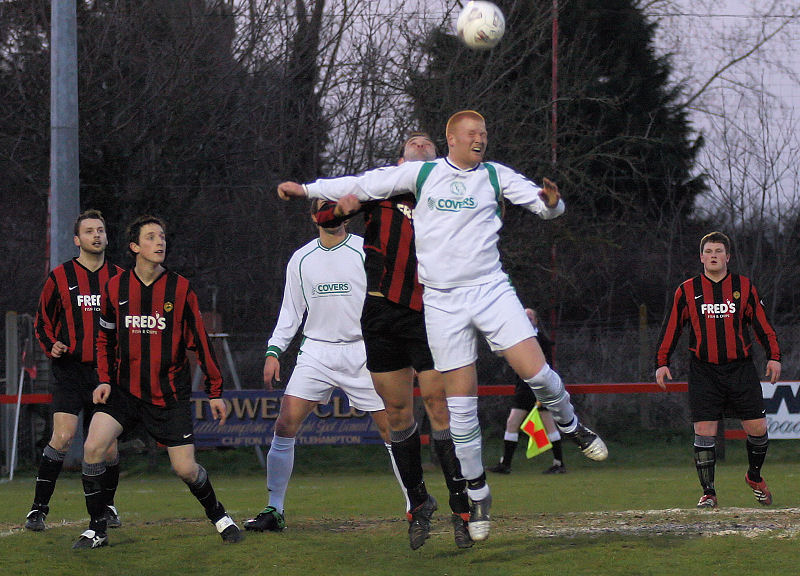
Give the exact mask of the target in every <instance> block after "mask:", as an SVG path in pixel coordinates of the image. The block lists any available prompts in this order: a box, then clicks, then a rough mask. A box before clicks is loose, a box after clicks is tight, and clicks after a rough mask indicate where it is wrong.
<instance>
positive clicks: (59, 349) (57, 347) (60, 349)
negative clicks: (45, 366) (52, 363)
mask: <svg viewBox="0 0 800 576" xmlns="http://www.w3.org/2000/svg"><path fill="white" fill-rule="evenodd" d="M68 350H69V346H67V345H66V344H64V343H63V342H61V341H60V340H58V341H56V343H55V344H53V347H52V348H50V356H52V357H53V358H61V356H62V355H64V354H65V353H66V352H67V351H68Z"/></svg>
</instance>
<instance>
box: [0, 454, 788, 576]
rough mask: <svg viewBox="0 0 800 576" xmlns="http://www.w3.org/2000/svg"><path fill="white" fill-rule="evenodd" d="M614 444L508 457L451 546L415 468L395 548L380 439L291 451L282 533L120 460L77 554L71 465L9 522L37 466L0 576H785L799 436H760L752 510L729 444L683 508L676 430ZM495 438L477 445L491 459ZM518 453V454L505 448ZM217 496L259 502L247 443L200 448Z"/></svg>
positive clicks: (78, 493)
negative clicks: (417, 509)
mask: <svg viewBox="0 0 800 576" xmlns="http://www.w3.org/2000/svg"><path fill="white" fill-rule="evenodd" d="M651 440H652V442H653V443H655V442H657V443H658V444H657V445H655V446H654V445H651V444H649V443H646V442H641V443H640V444H638V445H630V444H628V445H622V444H618V443H615V444H612V445H611V446H610V450H611V456H610V458H609V460H608V461H607V462H604V463H599V464H597V463H591V462H588V461H586V460H585V458H583V456H581V455H580V454H579V453H578V452H577V451H575V450H574V449H572V447H566V451H567V454H566V457H567V467H568V470H569V473H568V474H565V475H559V476H543V475H542V474H541V473H540V472H541V470H542V469H544V468H545V467H546V466H547V464H549V455H547V454H545V455H543V456H540V457H538V458H536V459H533V460H530V461H526V460H525V459H524V457H522V458H519V459H518V460H517V461H515V463H514V464H515V466H514V471H513V472H512V474H510V475H508V476H498V475H490V477H489V481H490V485H491V487H492V493H493V497H494V504H493V508H492V516H493V526H492V532H491V536H490V538H489V540H488V541H486V542H483V543H478V544H476V545H475V546H474V547H473V548H471V549H469V550H459V549H457V548H456V547H455V545H454V544H453V540H452V533H451V528H450V524H449V511H448V510H447V497H446V490H445V486H444V482H443V480H442V479H441V474H440V473H439V472H438V471H437V470H429V471H427V472H426V481H427V483H428V486H429V489H430V491H431V492H432V493H433V494H434V495H435V496H436V497H437V498H438V500H439V504H440V506H439V512H438V513H437V515H436V516H435V517H434V525H433V531H432V534H431V537H430V539H429V540H428V542H427V543H426V544H425V546H423V547H422V548H421V549H420V550H417V551H412V550H410V549H409V547H408V542H407V536H406V530H407V524H406V522H405V521H404V519H403V516H402V512H403V510H402V508H403V505H404V502H403V500H402V497H401V494H400V492H399V489H398V487H397V485H396V482H395V480H394V476H393V475H391V472H390V470H389V467H388V462H387V457H386V454H385V452H384V451H383V449H382V448H381V447H378V446H375V447H359V448H345V447H337V448H330V447H299V448H298V450H297V455H298V461H297V465H296V467H295V474H294V477H293V479H292V483H291V484H290V486H289V493H288V496H287V502H286V504H287V518H286V519H287V524H288V526H289V527H288V528H287V530H286V531H284V532H282V533H278V534H276V533H264V534H259V533H248V534H247V538H246V539H245V541H244V542H243V543H241V544H238V545H223V544H222V542H221V540H220V538H219V536H218V535H217V534H216V532H215V530H214V528H213V527H212V526H211V524H210V523H209V522H207V521H206V520H205V517H204V516H203V513H202V510H201V509H200V507H199V505H198V504H197V502H196V501H195V500H194V498H193V497H192V496H191V495H190V494H189V492H188V489H187V488H186V487H185V486H184V485H183V483H182V482H180V481H179V480H178V479H177V478H176V477H174V476H172V475H171V474H170V473H168V472H167V470H168V467H167V466H166V465H165V460H164V458H161V459H160V465H159V472H156V473H148V472H146V471H145V469H144V466H143V464H142V462H140V461H138V460H137V459H136V458H130V459H127V460H124V461H123V468H124V469H127V472H126V473H124V477H123V478H122V480H121V481H120V488H119V491H118V495H117V500H116V504H117V508H118V509H119V511H120V515H121V517H122V520H123V527H122V528H120V529H117V530H113V531H110V541H111V546H110V547H108V548H103V549H100V550H93V551H80V552H76V551H73V550H71V549H70V546H71V545H72V543H73V542H74V540H75V539H77V537H78V536H79V534H80V533H81V532H82V531H83V530H84V529H85V528H86V525H87V523H88V517H87V514H86V509H85V505H84V499H83V494H82V489H81V486H80V476H79V474H77V473H76V472H66V473H64V474H62V477H61V478H60V479H59V482H58V485H57V488H56V493H55V495H54V497H53V500H52V502H51V512H50V515H49V517H48V519H47V524H48V529H47V530H46V531H45V532H44V533H29V532H26V531H25V530H23V529H22V524H23V521H24V517H25V514H26V513H27V511H28V508H29V506H30V500H31V498H32V496H33V487H34V481H33V476H35V472H34V471H32V470H28V471H25V470H23V471H20V472H19V473H18V475H17V479H15V480H14V482H11V483H5V484H0V498H2V502H3V503H4V506H3V507H2V509H0V574H4V575H5V574H8V575H16V574H36V575H39V574H54V575H56V574H57V575H62V574H63V575H71V574H75V575H85V574H105V575H117V574H119V575H123V574H124V575H129V574H135V575H140V576H141V575H149V574H164V575H171V574H187V573H190V574H219V575H224V574H236V575H241V574H254V573H259V574H280V575H281V576H284V575H288V576H292V575H308V574H314V573H323V574H326V575H338V574H342V575H344V574H347V575H358V574H364V575H369V576H382V575H409V576H411V575H417V574H420V575H422V574H425V575H456V576H461V575H472V574H475V575H486V574H489V575H493V576H494V575H498V576H499V575H516V574H520V575H523V574H524V575H526V576H528V575H530V574H564V575H573V574H575V575H583V574H586V575H589V574H591V575H622V574H625V575H628V574H629V575H661V574H664V575H672V574H680V575H683V574H725V575H726V576H732V575H733V576H735V575H738V574H742V575H744V574H747V575H753V574H791V573H794V572H796V564H797V563H796V550H797V546H798V541H799V540H800V536H798V530H800V493H798V491H797V490H796V489H795V488H794V487H795V486H797V483H798V476H800V471H798V466H797V464H798V463H800V444H798V443H796V442H791V441H774V442H772V443H771V446H770V453H769V455H768V459H767V465H766V466H765V472H764V473H765V476H766V478H767V479H768V482H769V485H770V488H771V489H772V491H773V494H774V496H775V503H774V504H773V506H770V507H761V506H759V505H758V504H757V503H756V501H755V499H754V498H753V495H752V492H751V491H750V490H749V489H748V488H747V486H746V485H745V484H744V480H743V476H744V471H745V468H746V464H745V461H746V460H745V455H744V446H743V442H741V441H738V442H729V444H728V458H727V460H726V461H724V462H721V463H719V464H718V467H717V488H718V494H719V498H720V505H721V507H720V509H719V510H717V511H704V510H697V509H696V508H694V504H695V503H696V501H697V498H699V496H700V490H699V488H698V484H697V479H696V475H695V472H694V466H693V463H692V459H691V446H690V441H686V440H685V439H681V440H679V441H678V440H674V439H673V440H670V439H651ZM499 450H500V448H499V447H497V446H489V447H487V450H486V454H487V456H486V461H487V462H493V461H494V455H495V454H497V453H498V452H499ZM518 454H519V456H521V455H522V453H521V452H519V453H518ZM198 459H199V460H200V461H201V462H202V463H203V464H204V465H205V466H206V468H208V470H209V473H210V476H211V478H212V481H213V483H214V485H215V488H216V490H217V494H218V496H219V497H220V499H221V500H222V501H223V502H224V503H225V505H226V507H227V508H228V510H229V511H230V512H231V514H232V515H233V516H234V518H235V519H236V520H237V522H239V523H240V525H241V521H242V520H243V519H246V518H248V517H251V516H252V515H254V514H255V513H257V512H258V511H260V509H261V508H262V507H263V506H264V504H265V498H266V496H265V483H264V477H263V475H262V474H261V473H260V471H259V470H258V467H257V463H256V462H255V457H254V456H253V453H252V451H241V452H238V451H227V452H201V453H200V454H199V457H198Z"/></svg>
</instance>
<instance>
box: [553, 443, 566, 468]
mask: <svg viewBox="0 0 800 576" xmlns="http://www.w3.org/2000/svg"><path fill="white" fill-rule="evenodd" d="M552 444H553V460H558V464H559V465H560V466H563V465H564V450H563V449H562V448H561V440H556V441H555V442H552ZM553 464H555V462H554V463H553Z"/></svg>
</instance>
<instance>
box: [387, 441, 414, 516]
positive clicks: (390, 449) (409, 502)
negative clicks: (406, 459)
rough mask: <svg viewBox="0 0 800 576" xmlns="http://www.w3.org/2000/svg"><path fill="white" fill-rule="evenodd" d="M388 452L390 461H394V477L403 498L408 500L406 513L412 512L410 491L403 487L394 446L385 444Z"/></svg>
mask: <svg viewBox="0 0 800 576" xmlns="http://www.w3.org/2000/svg"><path fill="white" fill-rule="evenodd" d="M384 446H386V450H387V451H388V452H389V459H390V460H391V461H392V470H394V477H395V478H397V483H398V484H400V490H402V491H403V497H405V499H406V512H408V511H409V510H411V500H409V499H408V490H406V487H405V486H403V479H402V478H401V477H400V470H399V469H398V468H397V462H396V461H395V459H394V452H392V445H391V444H385V443H384Z"/></svg>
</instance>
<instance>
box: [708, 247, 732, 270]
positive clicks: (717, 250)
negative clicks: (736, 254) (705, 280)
mask: <svg viewBox="0 0 800 576" xmlns="http://www.w3.org/2000/svg"><path fill="white" fill-rule="evenodd" d="M730 258H731V255H730V254H728V253H727V252H726V251H725V244H722V243H719V242H706V245H705V246H703V251H702V252H701V253H700V262H702V263H703V270H704V271H705V273H706V275H709V274H711V275H718V274H722V273H724V272H725V271H726V270H727V269H728V260H730Z"/></svg>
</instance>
